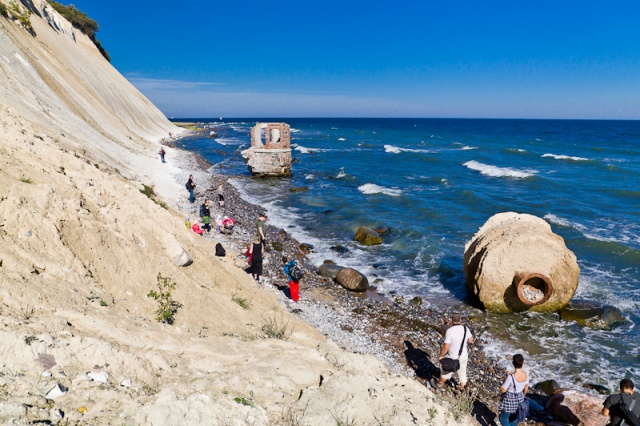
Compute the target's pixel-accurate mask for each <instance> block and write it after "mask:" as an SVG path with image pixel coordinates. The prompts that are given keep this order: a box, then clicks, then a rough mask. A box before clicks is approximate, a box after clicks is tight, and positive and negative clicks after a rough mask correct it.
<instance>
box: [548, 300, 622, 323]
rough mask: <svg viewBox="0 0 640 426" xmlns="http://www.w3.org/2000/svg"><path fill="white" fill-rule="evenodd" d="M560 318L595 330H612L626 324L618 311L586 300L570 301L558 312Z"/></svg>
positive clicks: (612, 307)
mask: <svg viewBox="0 0 640 426" xmlns="http://www.w3.org/2000/svg"><path fill="white" fill-rule="evenodd" d="M560 318H561V319H562V320H564V321H575V322H577V323H578V324H580V325H583V326H586V327H591V328H595V329H597V330H612V329H613V328H615V327H616V326H618V325H622V324H624V323H625V322H627V319H626V318H625V317H624V315H622V312H620V309H618V308H616V307H614V306H609V305H603V304H601V303H598V302H591V301H588V300H572V301H571V303H569V304H568V305H567V306H565V307H564V308H562V309H561V310H560Z"/></svg>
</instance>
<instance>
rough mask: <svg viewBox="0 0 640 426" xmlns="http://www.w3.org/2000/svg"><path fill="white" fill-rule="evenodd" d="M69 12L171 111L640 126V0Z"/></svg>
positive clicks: (116, 2)
mask: <svg viewBox="0 0 640 426" xmlns="http://www.w3.org/2000/svg"><path fill="white" fill-rule="evenodd" d="M73 4H74V5H75V6H76V7H78V8H79V9H80V10H82V11H84V12H86V13H87V14H88V15H89V16H90V17H91V18H93V19H95V20H96V21H97V22H98V24H99V25H100V30H99V32H98V34H97V36H98V39H99V40H100V41H101V42H102V44H103V46H104V47H105V48H106V49H107V51H108V52H109V54H110V55H111V63H112V64H113V65H114V66H115V67H116V68H117V69H118V70H119V71H120V72H121V73H122V74H123V75H124V76H125V77H127V78H128V79H129V80H130V81H131V82H132V83H133V84H134V85H135V86H136V87H138V89H140V91H141V92H142V93H144V94H145V95H146V96H147V97H148V98H149V99H150V100H151V101H152V102H154V103H155V104H156V105H157V106H158V107H159V108H160V109H161V110H162V111H163V112H164V113H165V114H166V115H167V116H175V117H218V116H223V117H301V116H302V117H488V118H603V119H608V118H615V119H640V24H638V22H639V19H640V2H637V1H616V2H605V1H589V0H587V1H553V2H552V1H536V2H533V1H529V2H524V1H513V0H511V1H491V2H478V1H455V0H454V1H446V2H444V1H441V2H431V1H418V0H414V1H404V0H398V1H395V2H381V1H369V2H354V1H350V0H342V1H333V0H329V1H323V2H308V1H301V0H298V1H293V0H291V1H277V0H272V1H252V0H247V1H243V2H238V1H233V0H231V1H226V2H207V1H202V0H196V1H191V2H183V3H179V2H175V1H167V0H153V1H151V0H136V1H130V0H128V1H123V0H111V1H109V2H107V1H96V0H74V1H73Z"/></svg>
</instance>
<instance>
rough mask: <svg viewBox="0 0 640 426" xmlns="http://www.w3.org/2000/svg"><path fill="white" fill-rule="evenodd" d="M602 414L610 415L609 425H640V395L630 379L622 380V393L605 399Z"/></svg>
mask: <svg viewBox="0 0 640 426" xmlns="http://www.w3.org/2000/svg"><path fill="white" fill-rule="evenodd" d="M602 415H603V416H609V423H607V426H640V420H638V417H640V395H639V394H637V393H635V392H634V385H633V382H632V381H631V380H630V379H622V380H620V393H616V394H613V395H609V397H608V398H607V399H606V400H605V401H604V407H603V408H602Z"/></svg>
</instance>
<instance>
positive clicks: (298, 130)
mask: <svg viewBox="0 0 640 426" xmlns="http://www.w3.org/2000/svg"><path fill="white" fill-rule="evenodd" d="M289 132H290V133H298V132H300V129H294V128H293V127H291V128H289Z"/></svg>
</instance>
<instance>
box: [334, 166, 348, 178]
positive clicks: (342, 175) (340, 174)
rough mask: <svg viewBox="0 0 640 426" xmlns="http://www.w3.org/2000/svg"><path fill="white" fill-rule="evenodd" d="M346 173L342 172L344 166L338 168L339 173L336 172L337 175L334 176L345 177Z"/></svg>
mask: <svg viewBox="0 0 640 426" xmlns="http://www.w3.org/2000/svg"><path fill="white" fill-rule="evenodd" d="M346 175H347V174H346V173H345V172H344V167H341V168H340V173H338V176H336V178H337V179H340V178H343V177H345V176H346Z"/></svg>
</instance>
